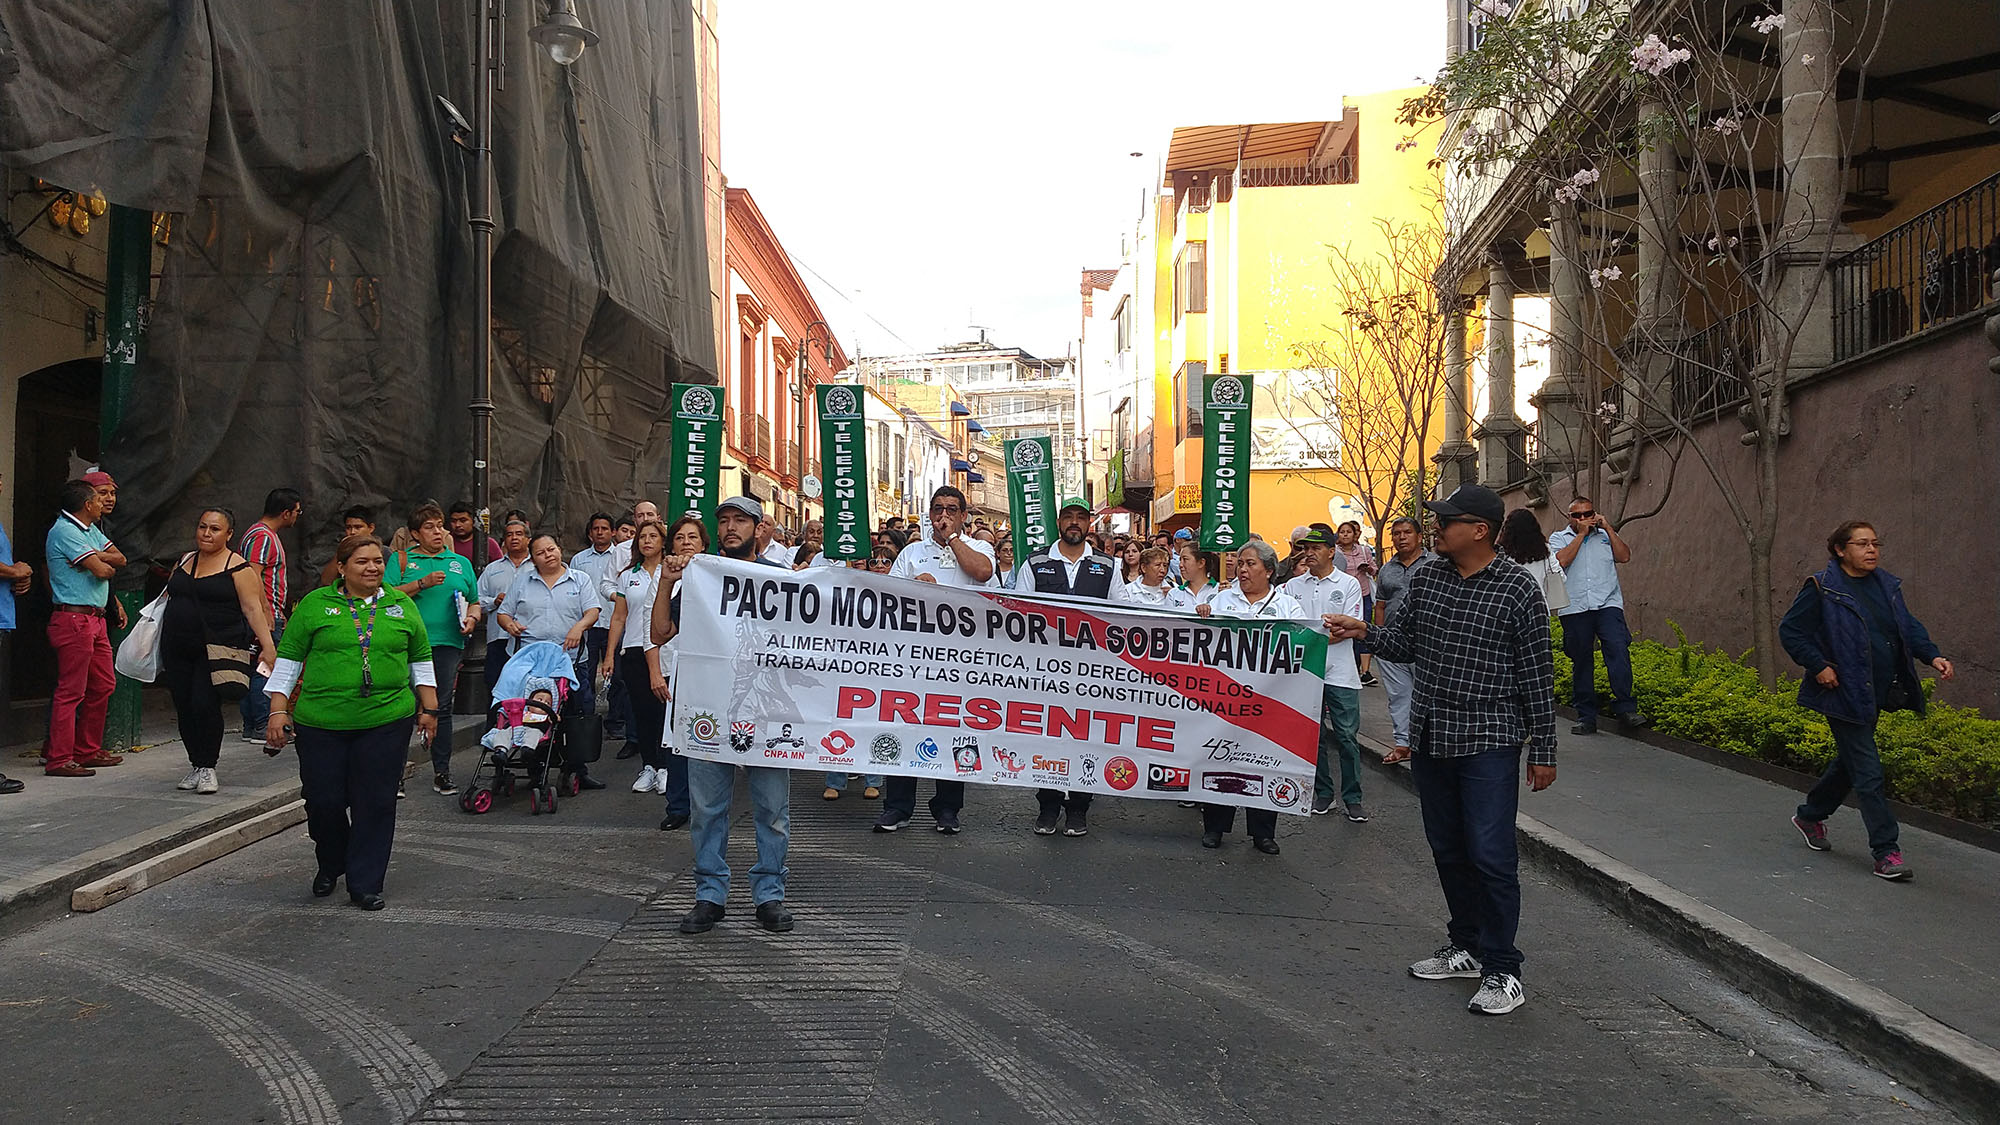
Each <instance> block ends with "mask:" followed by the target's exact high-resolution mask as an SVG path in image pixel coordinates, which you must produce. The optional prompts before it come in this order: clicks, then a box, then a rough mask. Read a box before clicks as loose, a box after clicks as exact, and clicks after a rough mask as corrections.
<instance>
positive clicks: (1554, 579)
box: [1542, 555, 1569, 614]
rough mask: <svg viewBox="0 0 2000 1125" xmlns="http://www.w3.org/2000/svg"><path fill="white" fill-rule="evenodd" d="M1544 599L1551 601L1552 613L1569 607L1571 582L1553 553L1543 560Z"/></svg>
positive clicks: (1557, 612)
mask: <svg viewBox="0 0 2000 1125" xmlns="http://www.w3.org/2000/svg"><path fill="white" fill-rule="evenodd" d="M1542 600H1543V601H1545V602H1547V603H1549V612H1550V613H1556V614H1560V613H1561V612H1562V611H1563V610H1566V609H1568V608H1569V582H1568V581H1567V580H1565V579H1564V578H1563V572H1562V567H1560V566H1558V565H1556V560H1555V556H1553V555H1551V556H1549V557H1548V558H1546V559H1543V560H1542Z"/></svg>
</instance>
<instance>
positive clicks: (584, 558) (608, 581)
mask: <svg viewBox="0 0 2000 1125" xmlns="http://www.w3.org/2000/svg"><path fill="white" fill-rule="evenodd" d="M617 547H618V544H616V543H613V544H612V545H611V546H609V547H606V548H604V550H602V551H599V550H598V549H597V548H595V547H585V548H584V549H583V550H581V551H578V552H577V553H576V557H575V558H573V559H571V560H569V568H570V569H571V570H580V571H582V572H583V574H584V577H586V578H588V579H590V584H591V587H592V588H593V589H595V590H596V591H597V608H598V609H600V610H602V611H603V613H601V614H600V615H599V616H598V618H597V625H596V628H599V629H605V628H609V627H610V625H611V597H610V595H609V594H608V593H606V591H608V590H609V589H610V588H611V585H612V581H613V579H612V571H611V568H612V565H613V564H614V563H615V562H616V561H617V559H618V554H619V552H618V550H617ZM625 565H626V566H630V565H632V556H631V555H630V554H627V555H626V556H625Z"/></svg>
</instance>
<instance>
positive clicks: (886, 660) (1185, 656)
mask: <svg viewBox="0 0 2000 1125" xmlns="http://www.w3.org/2000/svg"><path fill="white" fill-rule="evenodd" d="M676 648H677V650H678V652H679V658H678V660H677V669H678V671H677V673H676V676H675V683H674V715H673V723H672V726H671V727H670V729H669V738H670V739H671V741H672V743H673V745H674V747H675V748H676V749H678V750H679V751H681V752H682V753H683V754H686V755H688V756H690V757H695V758H705V759H710V760H713V761H720V762H732V763H739V764H743V765H753V766H780V767H785V768H789V769H804V770H818V771H824V770H832V771H836V772H840V771H845V772H848V773H887V774H903V775H911V776H917V777H934V778H948V779H956V780H962V781H973V782H983V783H986V784H989V785H1017V786H1026V787H1035V788H1039V787H1049V788H1055V789H1074V790H1087V791H1090V792H1093V793H1109V794H1112V795H1114V796H1125V797H1152V798H1178V799H1197V800H1203V801H1213V802H1217V803H1221V804H1231V805H1249V806H1252V807H1256V808H1271V809H1277V810H1279V811H1281V812H1293V813H1306V812H1308V811H1309V810H1310V807H1311V796H1312V776H1313V767H1314V764H1315V762H1316V760H1317V755H1318V745H1319V722H1320V719H1319V715H1320V697H1321V690H1320V685H1321V682H1322V681H1321V673H1322V671H1323V669H1324V668H1325V666H1326V636H1325V634H1324V633H1321V632H1320V631H1319V630H1318V629H1316V628H1314V627H1312V625H1310V624H1307V623H1304V622H1294V621H1277V620H1271V619H1268V618H1266V619H1262V620H1248V619H1231V618H1222V617H1214V618H1200V617H1187V616H1182V615H1179V614H1167V613H1151V612H1146V611H1142V610H1137V609H1135V608H1134V607H1129V606H1116V605H1111V604H1109V603H1105V602H1099V601H1090V600H1083V599H1074V598H1049V597H1040V596H1037V597H1022V596H1016V595H1014V594H1011V593H1010V592H1008V591H1004V590H967V589H959V588H956V587H950V586H939V585H934V584H931V583H925V582H912V581H909V580H907V579H900V578H890V577H887V576H886V575H876V574H869V573H867V572H865V571H858V570H849V569H843V568H836V567H814V568H811V569H808V570H803V571H788V570H781V569H778V568H775V567H768V566H760V565H757V564H754V563H747V562H740V561H736V560H727V559H721V558H717V557H715V556H703V557H701V558H697V559H695V560H694V562H693V564H692V565H691V566H689V568H688V570H687V573H686V575H685V577H684V578H683V580H682V585H681V631H680V636H679V639H678V640H677V641H676Z"/></svg>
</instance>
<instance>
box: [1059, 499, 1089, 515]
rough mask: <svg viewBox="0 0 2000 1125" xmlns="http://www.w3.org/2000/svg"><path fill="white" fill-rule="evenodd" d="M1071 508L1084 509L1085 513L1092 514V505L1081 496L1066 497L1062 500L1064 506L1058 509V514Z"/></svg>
mask: <svg viewBox="0 0 2000 1125" xmlns="http://www.w3.org/2000/svg"><path fill="white" fill-rule="evenodd" d="M1071 508H1079V509H1082V511H1083V514H1084V515H1089V514H1090V505H1088V504H1086V503H1084V502H1083V498H1082V497H1079V496H1071V497H1067V498H1066V499H1064V500H1063V502H1062V507H1060V508H1057V509H1056V514H1057V515H1061V514H1062V513H1064V512H1067V511H1069V510H1070V509H1071Z"/></svg>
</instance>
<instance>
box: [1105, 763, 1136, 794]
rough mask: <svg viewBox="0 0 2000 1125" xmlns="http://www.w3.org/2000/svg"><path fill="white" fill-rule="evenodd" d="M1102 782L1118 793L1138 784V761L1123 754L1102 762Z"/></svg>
mask: <svg viewBox="0 0 2000 1125" xmlns="http://www.w3.org/2000/svg"><path fill="white" fill-rule="evenodd" d="M1104 784H1106V785H1109V786H1110V787H1111V788H1113V789H1116V790H1118V791H1119V792H1120V793H1123V792H1125V791H1126V790H1127V789H1130V788H1132V787H1133V786H1134V785H1137V784H1139V766H1138V763H1136V762H1134V761H1133V760H1132V759H1130V758H1127V757H1125V756H1124V755H1120V756H1118V757H1116V758H1113V759H1111V760H1110V761H1108V762H1106V763H1104Z"/></svg>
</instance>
